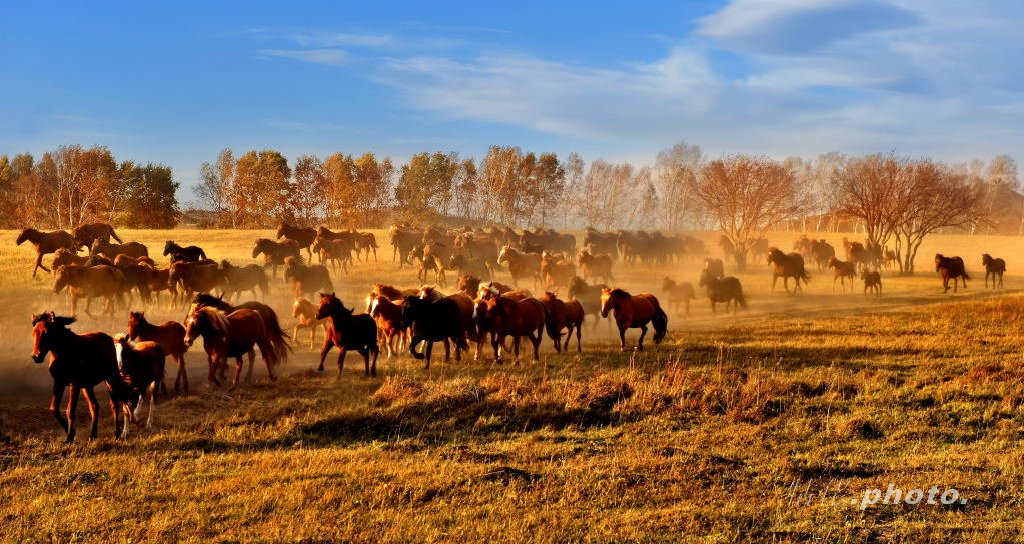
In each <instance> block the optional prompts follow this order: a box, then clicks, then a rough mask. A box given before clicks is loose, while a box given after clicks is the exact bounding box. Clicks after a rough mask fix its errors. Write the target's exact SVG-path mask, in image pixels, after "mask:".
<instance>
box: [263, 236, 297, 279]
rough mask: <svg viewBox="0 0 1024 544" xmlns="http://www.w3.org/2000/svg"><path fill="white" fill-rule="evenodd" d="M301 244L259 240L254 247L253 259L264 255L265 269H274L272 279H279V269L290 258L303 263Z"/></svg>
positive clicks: (286, 240)
mask: <svg viewBox="0 0 1024 544" xmlns="http://www.w3.org/2000/svg"><path fill="white" fill-rule="evenodd" d="M299 251H300V247H299V243H298V242H296V241H295V240H292V239H285V240H284V241H283V242H275V241H273V240H270V239H267V238H257V239H256V241H255V242H253V245H252V258H253V259H255V258H256V257H258V256H259V255H260V254H261V253H262V254H263V268H272V269H273V270H272V274H271V277H272V278H273V279H275V280H276V279H277V267H279V266H282V265H284V260H285V259H286V258H288V257H295V258H296V259H298V260H299V262H302V256H301V254H300V253H299Z"/></svg>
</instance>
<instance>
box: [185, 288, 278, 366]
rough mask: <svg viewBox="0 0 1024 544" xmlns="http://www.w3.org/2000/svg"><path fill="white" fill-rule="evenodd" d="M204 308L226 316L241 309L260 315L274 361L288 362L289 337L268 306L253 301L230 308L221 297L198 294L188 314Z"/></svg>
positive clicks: (275, 314) (275, 313)
mask: <svg viewBox="0 0 1024 544" xmlns="http://www.w3.org/2000/svg"><path fill="white" fill-rule="evenodd" d="M205 306H209V307H212V308H216V309H218V310H220V311H221V312H224V313H226V314H229V313H231V312H234V311H235V310H241V309H247V310H253V311H254V312H256V313H258V314H260V317H261V318H263V326H264V327H266V329H267V335H268V336H270V342H271V344H273V346H274V352H275V353H276V354H277V356H276V358H275V359H276V361H277V362H279V363H284V362H287V361H288V353H289V352H290V351H291V346H290V345H289V344H288V340H289V338H290V337H289V336H288V333H287V332H285V331H284V329H282V328H281V321H280V320H279V319H278V318H277V312H275V311H274V309H273V308H271V307H270V306H267V305H266V304H264V303H262V302H257V301H255V300H250V301H249V302H243V303H241V304H239V305H238V306H232V305H231V304H229V303H227V302H224V299H223V298H221V297H215V296H213V295H210V294H207V293H199V294H197V295H196V296H195V297H194V298H193V299H192V306H191V307H190V309H189V313H191V312H192V311H194V310H195V309H196V308H202V307H205Z"/></svg>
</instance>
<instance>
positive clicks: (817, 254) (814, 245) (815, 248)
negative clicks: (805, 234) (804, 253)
mask: <svg viewBox="0 0 1024 544" xmlns="http://www.w3.org/2000/svg"><path fill="white" fill-rule="evenodd" d="M810 247H811V258H813V259H814V262H815V263H817V265H818V272H821V271H822V270H824V269H825V267H826V266H828V260H829V259H831V258H832V257H835V256H836V248H834V247H832V244H830V243H828V242H826V241H825V240H811V244H810Z"/></svg>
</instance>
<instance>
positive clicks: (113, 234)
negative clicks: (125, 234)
mask: <svg viewBox="0 0 1024 544" xmlns="http://www.w3.org/2000/svg"><path fill="white" fill-rule="evenodd" d="M110 237H111V238H113V239H115V240H117V243H119V244H123V243H124V242H123V241H121V237H120V236H118V235H117V233H116V232H114V227H110Z"/></svg>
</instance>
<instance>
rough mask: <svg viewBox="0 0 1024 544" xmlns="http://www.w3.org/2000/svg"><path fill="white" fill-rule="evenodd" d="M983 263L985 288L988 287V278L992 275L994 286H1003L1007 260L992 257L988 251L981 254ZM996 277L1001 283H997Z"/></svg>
mask: <svg viewBox="0 0 1024 544" xmlns="http://www.w3.org/2000/svg"><path fill="white" fill-rule="evenodd" d="M981 264H982V266H984V267H985V289H988V278H989V276H991V277H992V288H993V289H996V288H999V289H1002V288H1003V274H1004V273H1005V272H1006V261H1004V260H1003V259H1000V258H998V257H997V258H992V256H991V255H989V254H988V253H984V254H982V256H981ZM996 278H998V281H999V284H998V286H997V285H996Z"/></svg>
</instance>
